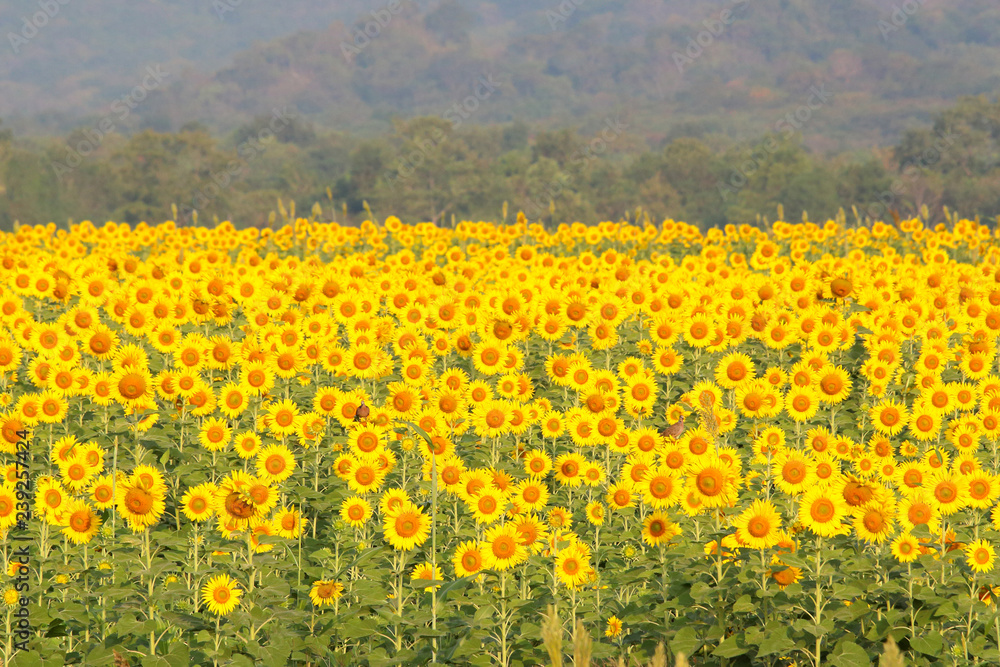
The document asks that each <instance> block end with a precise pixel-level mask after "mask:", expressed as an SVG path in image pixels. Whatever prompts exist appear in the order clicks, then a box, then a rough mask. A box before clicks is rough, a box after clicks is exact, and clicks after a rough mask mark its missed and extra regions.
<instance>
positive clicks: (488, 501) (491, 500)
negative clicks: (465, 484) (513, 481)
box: [466, 487, 507, 525]
mask: <svg viewBox="0 0 1000 667" xmlns="http://www.w3.org/2000/svg"><path fill="white" fill-rule="evenodd" d="M466 504H467V505H468V508H469V511H470V512H472V513H473V515H474V516H475V518H476V523H477V524H487V525H489V524H491V523H493V522H494V521H496V520H497V519H499V518H500V515H502V514H503V512H504V509H506V507H507V501H506V496H505V494H503V493H501V492H500V491H497V490H496V489H494V488H492V487H486V488H483V489H481V490H480V491H479V495H478V496H476V497H475V498H473V499H472V501H471V502H467V503H466Z"/></svg>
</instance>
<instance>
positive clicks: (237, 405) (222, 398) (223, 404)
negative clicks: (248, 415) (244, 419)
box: [219, 382, 250, 419]
mask: <svg viewBox="0 0 1000 667" xmlns="http://www.w3.org/2000/svg"><path fill="white" fill-rule="evenodd" d="M249 399H250V392H248V391H247V390H246V389H245V388H244V387H242V386H241V385H238V384H236V383H235V382H230V383H228V384H226V386H224V387H223V388H222V393H221V394H220V395H219V411H220V412H222V414H224V415H225V416H226V417H228V418H229V419H236V418H238V417H239V416H240V415H241V414H243V413H244V412H245V411H246V409H247V407H248V406H249Z"/></svg>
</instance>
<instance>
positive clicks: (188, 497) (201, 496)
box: [181, 482, 216, 523]
mask: <svg viewBox="0 0 1000 667" xmlns="http://www.w3.org/2000/svg"><path fill="white" fill-rule="evenodd" d="M215 491H216V487H215V485H214V484H212V483H211V482H204V483H202V484H199V485H198V486H194V487H191V488H189V489H188V490H187V492H185V493H184V496H183V497H182V498H181V509H182V510H183V511H184V516H186V517H187V518H188V519H190V520H191V521H196V522H199V523H200V522H203V521H208V520H209V519H211V518H212V515H213V514H214V513H215V510H214V509H213V504H212V497H213V496H214V495H215Z"/></svg>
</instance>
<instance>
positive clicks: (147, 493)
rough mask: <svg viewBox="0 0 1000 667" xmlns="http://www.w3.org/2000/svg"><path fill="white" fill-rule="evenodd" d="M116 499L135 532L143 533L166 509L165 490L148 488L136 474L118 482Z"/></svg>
mask: <svg viewBox="0 0 1000 667" xmlns="http://www.w3.org/2000/svg"><path fill="white" fill-rule="evenodd" d="M115 501H116V503H117V507H118V511H119V512H120V513H121V515H122V516H123V517H125V520H126V521H127V522H128V525H129V528H131V530H132V532H133V533H141V532H142V531H143V530H145V529H147V528H149V527H151V526H153V525H155V524H156V523H157V522H158V521H159V520H160V516H162V515H163V512H164V509H165V505H164V502H163V492H162V491H161V490H160V489H159V488H155V487H154V488H147V487H146V485H145V483H144V482H143V481H142V480H140V479H137V478H136V475H135V474H133V475H132V476H131V477H129V478H128V479H125V480H121V481H119V482H117V483H116V498H115Z"/></svg>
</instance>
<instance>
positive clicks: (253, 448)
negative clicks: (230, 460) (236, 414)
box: [234, 431, 261, 459]
mask: <svg viewBox="0 0 1000 667" xmlns="http://www.w3.org/2000/svg"><path fill="white" fill-rule="evenodd" d="M260 446H261V439H260V436H259V435H257V434H256V433H254V432H253V431H244V432H243V433H240V434H239V435H237V436H236V440H235V445H234V448H235V449H236V453H237V454H239V457H240V458H241V459H252V458H253V457H255V456H257V453H258V452H259V451H260Z"/></svg>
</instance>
